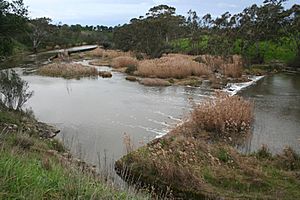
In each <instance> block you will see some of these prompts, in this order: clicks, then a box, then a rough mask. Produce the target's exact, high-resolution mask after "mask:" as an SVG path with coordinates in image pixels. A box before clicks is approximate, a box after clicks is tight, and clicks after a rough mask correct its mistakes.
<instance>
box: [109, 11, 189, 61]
mask: <svg viewBox="0 0 300 200" xmlns="http://www.w3.org/2000/svg"><path fill="white" fill-rule="evenodd" d="M182 24H184V17H183V16H180V15H175V8H173V7H169V6H166V5H160V6H155V7H153V8H151V9H150V10H149V12H148V13H147V14H146V16H145V17H143V16H141V17H139V18H138V19H137V18H134V19H131V20H130V23H129V24H125V25H123V26H120V27H117V28H116V29H115V31H114V42H115V44H116V47H117V48H120V49H122V50H125V51H128V50H133V51H139V52H144V53H146V54H148V55H150V56H151V57H160V56H161V55H162V54H163V53H164V52H168V51H169V50H168V47H169V41H170V40H171V39H173V38H175V37H177V36H178V33H180V31H179V29H180V28H181V25H182Z"/></svg>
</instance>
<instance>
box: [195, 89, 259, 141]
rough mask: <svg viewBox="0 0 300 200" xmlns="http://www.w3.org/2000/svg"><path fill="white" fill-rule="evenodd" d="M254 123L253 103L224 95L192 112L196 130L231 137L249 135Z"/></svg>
mask: <svg viewBox="0 0 300 200" xmlns="http://www.w3.org/2000/svg"><path fill="white" fill-rule="evenodd" d="M252 121H253V105H252V103H251V102H249V101H247V100H244V99H243V98H242V97H239V96H228V95H226V94H223V93H219V94H217V96H216V98H214V99H209V100H207V101H205V102H202V103H200V104H199V105H196V106H195V109H194V111H193V112H192V124H193V125H194V127H195V128H196V129H198V130H205V131H208V132H212V133H216V134H218V135H224V136H229V137H232V136H235V135H242V134H244V133H247V132H248V131H249V130H250V128H251V123H252Z"/></svg>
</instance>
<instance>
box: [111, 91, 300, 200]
mask: <svg viewBox="0 0 300 200" xmlns="http://www.w3.org/2000/svg"><path fill="white" fill-rule="evenodd" d="M251 107H252V106H251V103H250V102H247V101H245V100H243V99H241V98H240V97H238V96H235V97H221V98H220V97H218V98H217V100H210V101H208V102H205V103H203V104H201V105H200V106H199V107H196V108H195V111H194V112H193V113H192V115H191V118H190V119H189V120H188V121H186V122H185V123H184V124H182V125H180V126H178V127H176V128H175V129H174V130H172V131H171V132H170V133H169V134H167V135H166V136H164V137H163V138H160V139H156V140H154V141H153V142H151V143H149V144H147V145H146V146H144V147H141V148H139V149H137V150H136V151H133V152H131V153H129V154H128V155H126V156H124V157H123V158H121V159H120V160H118V161H117V162H116V170H117V171H118V173H119V174H120V175H121V176H122V175H123V178H124V179H125V180H126V178H128V177H129V179H130V180H131V179H133V180H135V181H136V183H139V184H141V185H143V186H149V185H151V186H152V187H155V188H156V189H157V191H167V190H171V191H172V192H173V194H174V195H175V196H177V197H181V198H183V199H298V198H299V197H300V192H299V191H300V179H299V173H300V157H299V155H297V154H296V153H295V152H294V151H293V150H292V149H290V148H286V149H285V150H284V151H283V152H282V153H281V154H279V155H274V156H272V155H271V154H270V153H269V151H268V149H267V148H266V147H263V148H262V149H261V150H260V151H258V152H257V153H253V154H251V155H244V154H241V153H240V152H238V151H237V150H236V149H235V148H234V147H233V146H235V145H236V144H239V143H240V140H239V139H241V138H246V137H247V136H248V135H249V131H250V130H251V129H250V126H249V125H251V121H252V117H251V116H252V114H251V113H252V108H251ZM237 114H238V115H239V116H237ZM124 171H126V172H127V173H124ZM124 174H126V176H124Z"/></svg>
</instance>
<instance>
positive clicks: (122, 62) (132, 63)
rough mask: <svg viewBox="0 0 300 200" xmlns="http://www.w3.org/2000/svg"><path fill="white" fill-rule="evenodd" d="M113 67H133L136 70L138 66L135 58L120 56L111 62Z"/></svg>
mask: <svg viewBox="0 0 300 200" xmlns="http://www.w3.org/2000/svg"><path fill="white" fill-rule="evenodd" d="M111 66H112V67H113V68H122V67H126V68H128V67H131V68H134V67H135V68H136V66H137V60H136V59H135V58H132V57H129V56H120V57H117V58H114V59H113V60H112V62H111Z"/></svg>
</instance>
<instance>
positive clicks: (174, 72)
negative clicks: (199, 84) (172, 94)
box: [137, 55, 211, 79]
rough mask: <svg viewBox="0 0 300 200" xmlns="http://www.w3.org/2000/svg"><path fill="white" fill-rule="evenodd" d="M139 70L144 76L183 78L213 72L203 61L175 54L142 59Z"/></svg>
mask: <svg viewBox="0 0 300 200" xmlns="http://www.w3.org/2000/svg"><path fill="white" fill-rule="evenodd" d="M137 72H138V74H139V75H140V76H144V77H157V78H179V79H181V78H186V77H189V76H201V75H208V74H210V73H211V70H210V69H209V68H208V67H207V65H205V64H203V63H197V62H195V61H193V60H191V59H188V58H186V57H183V56H175V55H174V56H168V57H162V58H159V59H152V60H143V61H140V62H139V64H138V68H137Z"/></svg>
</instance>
